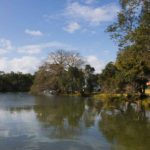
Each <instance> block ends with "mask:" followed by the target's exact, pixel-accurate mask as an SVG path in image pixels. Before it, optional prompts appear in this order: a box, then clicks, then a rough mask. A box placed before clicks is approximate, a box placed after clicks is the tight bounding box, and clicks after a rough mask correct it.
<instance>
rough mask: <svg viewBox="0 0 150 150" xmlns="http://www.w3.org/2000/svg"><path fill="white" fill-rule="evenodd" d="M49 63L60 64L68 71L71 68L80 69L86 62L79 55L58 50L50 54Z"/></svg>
mask: <svg viewBox="0 0 150 150" xmlns="http://www.w3.org/2000/svg"><path fill="white" fill-rule="evenodd" d="M47 63H50V64H51V63H52V64H60V65H62V66H63V67H64V68H65V69H68V68H69V67H80V66H82V65H83V64H84V61H83V59H82V57H81V56H80V55H79V53H75V52H73V51H65V50H57V51H55V52H51V53H50V54H49V56H48V59H47Z"/></svg>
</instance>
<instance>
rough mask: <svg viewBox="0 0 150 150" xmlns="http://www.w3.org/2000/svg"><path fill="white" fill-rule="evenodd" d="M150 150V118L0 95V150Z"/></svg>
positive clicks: (66, 100) (83, 101) (88, 103)
mask: <svg viewBox="0 0 150 150" xmlns="http://www.w3.org/2000/svg"><path fill="white" fill-rule="evenodd" d="M109 149H113V150H149V149H150V112H149V111H146V114H145V115H144V116H143V115H140V114H139V113H137V112H136V111H135V110H134V109H130V110H128V111H126V112H121V111H119V110H112V109H111V110H105V109H103V107H102V106H101V104H100V103H98V104H95V103H94V102H93V101H92V100H90V99H88V98H79V97H56V96H51V97H46V96H38V97H35V96H32V95H30V94H27V93H16V94H12V93H7V94H0V150H109Z"/></svg>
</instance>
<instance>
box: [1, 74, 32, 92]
mask: <svg viewBox="0 0 150 150" xmlns="http://www.w3.org/2000/svg"><path fill="white" fill-rule="evenodd" d="M33 80H34V75H31V74H23V73H20V72H19V73H14V72H11V73H4V72H0V92H27V91H30V87H31V85H32V84H33Z"/></svg>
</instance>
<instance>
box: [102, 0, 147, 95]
mask: <svg viewBox="0 0 150 150" xmlns="http://www.w3.org/2000/svg"><path fill="white" fill-rule="evenodd" d="M120 6H121V10H120V12H119V13H118V20H117V21H116V22H115V23H114V24H112V25H110V26H109V27H108V29H107V31H108V32H110V33H111V36H112V38H113V39H115V40H117V42H118V45H119V47H120V51H119V52H118V55H117V59H116V62H115V63H114V66H111V65H110V64H108V65H107V66H106V68H105V69H104V70H103V72H102V74H101V75H100V83H101V84H102V86H103V89H105V90H106V91H111V90H112V91H119V92H123V91H125V92H126V93H131V92H136V93H137V92H138V93H140V94H141V95H144V94H145V89H146V82H147V81H148V80H149V79H150V61H149V60H150V45H149V43H150V1H149V0H120ZM109 65H110V66H111V67H112V69H113V67H114V68H116V69H115V72H111V71H109V68H108V66H109Z"/></svg>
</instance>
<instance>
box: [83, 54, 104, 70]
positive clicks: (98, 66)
mask: <svg viewBox="0 0 150 150" xmlns="http://www.w3.org/2000/svg"><path fill="white" fill-rule="evenodd" d="M86 60H87V63H89V64H90V65H91V66H92V67H94V68H95V73H100V72H101V71H102V69H103V68H104V67H105V63H104V62H102V61H100V60H99V59H98V58H97V57H96V56H94V55H90V56H86Z"/></svg>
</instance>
